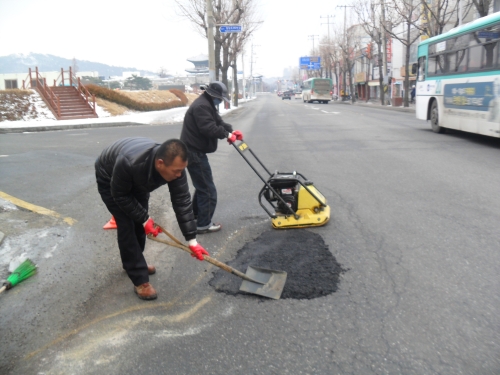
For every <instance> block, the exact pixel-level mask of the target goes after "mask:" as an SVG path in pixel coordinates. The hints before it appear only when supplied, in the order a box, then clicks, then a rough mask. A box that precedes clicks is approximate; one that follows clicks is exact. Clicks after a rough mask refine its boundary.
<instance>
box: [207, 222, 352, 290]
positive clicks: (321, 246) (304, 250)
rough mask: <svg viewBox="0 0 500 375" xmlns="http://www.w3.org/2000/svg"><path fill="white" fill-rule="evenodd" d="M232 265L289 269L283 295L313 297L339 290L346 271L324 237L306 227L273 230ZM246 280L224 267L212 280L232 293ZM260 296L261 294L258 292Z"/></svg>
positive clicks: (241, 252)
mask: <svg viewBox="0 0 500 375" xmlns="http://www.w3.org/2000/svg"><path fill="white" fill-rule="evenodd" d="M227 264H229V265H230V266H231V267H233V268H236V269H238V270H239V271H241V272H243V273H245V272H246V270H247V267H248V266H256V267H261V268H269V269H272V270H277V271H286V272H287V274H288V276H287V280H286V284H285V288H284V289H283V293H282V295H281V299H287V298H292V299H313V298H318V297H324V296H327V295H329V294H331V293H334V292H335V291H337V288H338V284H339V278H340V274H341V273H342V272H344V270H343V269H342V267H341V265H340V264H339V263H338V262H337V260H336V259H335V257H334V256H333V255H332V253H331V252H330V250H328V246H327V245H326V244H325V242H324V241H323V238H322V237H321V236H320V235H319V234H316V233H313V232H310V231H308V230H305V229H290V230H271V231H267V232H264V233H263V234H261V235H260V236H259V237H258V238H257V239H255V240H254V241H253V242H249V243H247V244H245V246H243V248H241V249H240V250H239V251H238V253H237V254H236V257H235V259H234V260H232V261H230V262H227ZM241 282H242V280H241V279H240V278H239V277H237V276H234V275H231V274H229V273H227V272H226V271H223V270H220V269H219V270H217V271H216V272H214V277H213V278H212V279H211V280H210V281H209V284H210V285H211V286H212V287H214V288H215V290H216V291H218V292H221V293H226V294H229V295H237V294H246V293H244V292H240V290H239V288H240V285H241ZM256 297H257V296H256Z"/></svg>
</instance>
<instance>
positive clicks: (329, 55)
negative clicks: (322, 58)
mask: <svg viewBox="0 0 500 375" xmlns="http://www.w3.org/2000/svg"><path fill="white" fill-rule="evenodd" d="M330 17H331V18H334V17H335V16H330V15H328V16H320V17H319V18H326V19H327V20H328V21H327V22H323V23H322V25H328V60H330V59H331V53H330V43H331V41H330ZM328 65H329V66H328V72H329V73H330V79H332V67H331V65H332V64H331V62H330V61H328ZM327 77H328V75H327Z"/></svg>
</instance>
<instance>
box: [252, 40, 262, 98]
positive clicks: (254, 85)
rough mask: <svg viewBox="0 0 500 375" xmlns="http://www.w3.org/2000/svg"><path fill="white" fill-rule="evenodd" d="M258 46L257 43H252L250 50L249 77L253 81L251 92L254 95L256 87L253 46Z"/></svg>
mask: <svg viewBox="0 0 500 375" xmlns="http://www.w3.org/2000/svg"><path fill="white" fill-rule="evenodd" d="M254 46H255V47H259V46H260V45H258V44H253V43H252V49H251V50H250V77H252V82H253V93H254V95H255V96H257V89H256V83H255V78H254V76H253V56H254V55H253V47H254Z"/></svg>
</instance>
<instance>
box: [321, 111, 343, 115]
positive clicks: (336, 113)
mask: <svg viewBox="0 0 500 375" xmlns="http://www.w3.org/2000/svg"><path fill="white" fill-rule="evenodd" d="M321 112H323V113H333V114H334V115H338V114H339V113H340V112H328V111H325V110H321Z"/></svg>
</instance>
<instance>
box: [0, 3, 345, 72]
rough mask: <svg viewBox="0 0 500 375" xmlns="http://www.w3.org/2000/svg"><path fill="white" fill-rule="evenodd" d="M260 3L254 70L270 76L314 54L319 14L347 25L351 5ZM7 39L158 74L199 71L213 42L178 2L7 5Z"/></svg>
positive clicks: (1, 17)
mask: <svg viewBox="0 0 500 375" xmlns="http://www.w3.org/2000/svg"><path fill="white" fill-rule="evenodd" d="M257 1H258V2H259V7H258V9H259V14H260V18H261V19H262V20H263V21H264V23H263V24H262V26H261V27H260V29H259V30H258V31H257V32H256V34H255V36H254V38H253V43H254V73H260V74H263V75H265V76H281V75H282V73H283V69H284V68H286V67H289V66H297V65H298V60H299V57H300V56H307V55H308V53H309V51H310V50H311V49H312V45H313V42H312V39H311V38H308V35H320V36H321V35H326V34H327V32H328V28H327V25H326V22H327V19H326V18H320V16H327V15H336V17H335V19H332V18H330V22H336V21H339V22H340V25H341V24H342V21H343V14H344V13H343V9H339V8H336V5H342V4H345V3H346V2H345V1H344V2H343V1H342V0H339V1H331V0H309V1H297V0H257ZM321 23H325V24H324V25H321ZM331 30H333V26H331ZM0 35H1V42H0V56H6V55H10V54H14V53H29V52H36V53H46V54H51V55H56V56H60V57H64V58H68V59H72V58H76V59H77V60H89V61H93V62H99V63H104V64H108V65H116V66H127V67H135V68H137V69H147V70H152V71H158V70H159V68H160V67H162V66H163V67H165V68H167V69H168V70H169V72H170V73H172V74H175V73H178V74H185V71H184V70H185V69H186V68H191V67H192V64H191V63H189V62H187V61H186V59H187V58H189V57H192V56H196V55H199V54H207V40H206V39H205V38H203V37H202V36H201V35H200V34H198V33H197V32H196V31H195V30H194V28H193V26H192V25H191V24H190V23H189V22H188V21H187V20H186V19H185V18H182V17H181V16H180V13H179V11H178V10H177V8H176V5H175V3H174V1H173V0H142V1H132V0H121V1H118V0H116V1H113V0H85V1H74V0H0ZM314 43H316V46H317V43H319V40H318V39H316V40H315V42H314ZM250 45H251V43H249V46H250ZM249 72H250V47H247V50H246V52H245V74H246V75H249Z"/></svg>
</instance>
